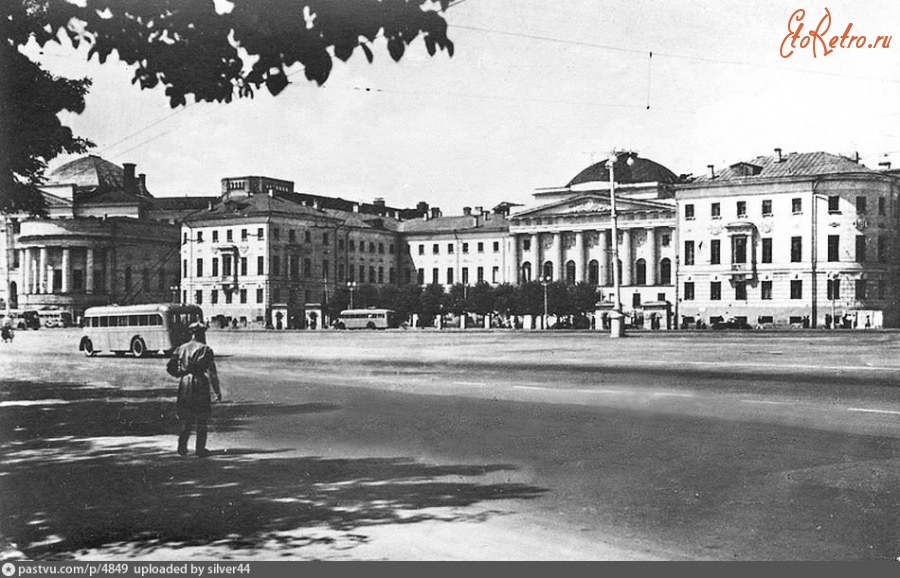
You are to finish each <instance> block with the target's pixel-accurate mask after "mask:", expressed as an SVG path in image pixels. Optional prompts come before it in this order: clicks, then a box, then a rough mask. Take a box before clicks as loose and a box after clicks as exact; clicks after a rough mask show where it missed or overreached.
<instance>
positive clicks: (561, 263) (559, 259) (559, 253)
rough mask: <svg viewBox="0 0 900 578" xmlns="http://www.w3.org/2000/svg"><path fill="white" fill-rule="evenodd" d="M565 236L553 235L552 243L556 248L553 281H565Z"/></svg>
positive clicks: (560, 234)
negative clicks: (554, 276) (554, 277)
mask: <svg viewBox="0 0 900 578" xmlns="http://www.w3.org/2000/svg"><path fill="white" fill-rule="evenodd" d="M564 239H565V235H563V234H562V233H559V232H557V233H553V243H554V245H555V247H556V271H557V273H556V279H555V281H565V280H566V257H565V255H566V249H565V247H563V241H564Z"/></svg>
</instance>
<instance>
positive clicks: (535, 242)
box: [531, 233, 544, 281]
mask: <svg viewBox="0 0 900 578" xmlns="http://www.w3.org/2000/svg"><path fill="white" fill-rule="evenodd" d="M531 241H532V242H531V244H532V246H533V249H534V267H533V268H532V270H531V280H532V281H537V280H538V279H540V278H541V277H543V276H544V263H543V261H544V248H543V247H541V235H540V233H535V234H534V235H532V236H531Z"/></svg>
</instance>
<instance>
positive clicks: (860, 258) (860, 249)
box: [856, 235, 866, 263]
mask: <svg viewBox="0 0 900 578" xmlns="http://www.w3.org/2000/svg"><path fill="white" fill-rule="evenodd" d="M856 262H857V263H865V262H866V236H865V235H857V236H856Z"/></svg>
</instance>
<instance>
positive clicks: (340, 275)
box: [337, 263, 344, 283]
mask: <svg viewBox="0 0 900 578" xmlns="http://www.w3.org/2000/svg"><path fill="white" fill-rule="evenodd" d="M337 280H338V282H341V283H343V281H344V264H343V263H338V271H337Z"/></svg>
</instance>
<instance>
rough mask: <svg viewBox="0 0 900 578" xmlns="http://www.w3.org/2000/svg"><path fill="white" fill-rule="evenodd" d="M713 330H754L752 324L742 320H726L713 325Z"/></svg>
mask: <svg viewBox="0 0 900 578" xmlns="http://www.w3.org/2000/svg"><path fill="white" fill-rule="evenodd" d="M712 328H713V329H752V327H750V324H749V323H747V322H746V321H743V320H741V319H725V320H723V321H716V322H715V323H713V324H712Z"/></svg>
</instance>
